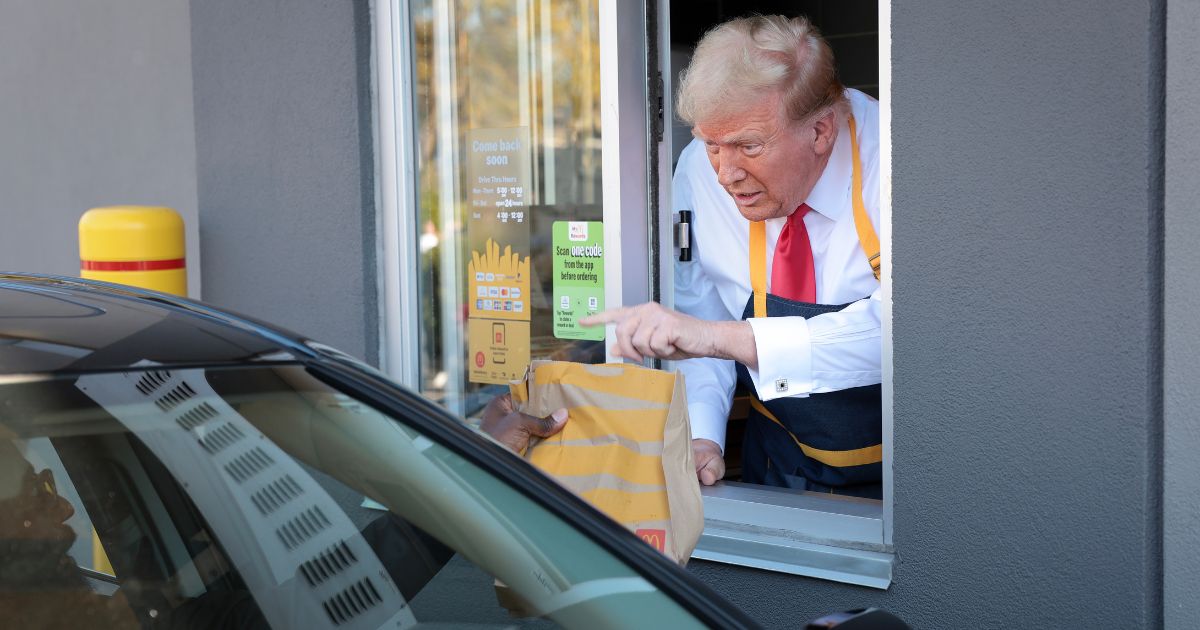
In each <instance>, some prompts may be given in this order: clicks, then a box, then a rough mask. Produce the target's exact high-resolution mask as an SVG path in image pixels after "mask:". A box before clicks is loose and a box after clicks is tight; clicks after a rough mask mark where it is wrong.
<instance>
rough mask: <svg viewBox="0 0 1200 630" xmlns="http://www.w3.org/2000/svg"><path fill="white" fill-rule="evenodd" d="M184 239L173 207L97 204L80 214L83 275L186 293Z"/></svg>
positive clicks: (80, 264)
mask: <svg viewBox="0 0 1200 630" xmlns="http://www.w3.org/2000/svg"><path fill="white" fill-rule="evenodd" d="M183 243H184V241H183V219H182V218H181V217H180V216H179V213H177V212H175V211H174V210H172V209H170V208H157V207H152V206H111V207H107V208H92V209H91V210H88V211H87V212H85V213H83V217H81V218H80V219H79V275H80V276H82V277H84V278H90V279H93V280H103V281H105V282H116V283H120V284H128V285H132V286H135V287H141V288H143V289H153V290H155V291H162V292H163V293H174V294H175V295H182V296H185V297H186V296H187V268H186V266H185V264H184V244H183Z"/></svg>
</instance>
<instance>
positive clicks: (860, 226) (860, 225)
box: [848, 116, 883, 280]
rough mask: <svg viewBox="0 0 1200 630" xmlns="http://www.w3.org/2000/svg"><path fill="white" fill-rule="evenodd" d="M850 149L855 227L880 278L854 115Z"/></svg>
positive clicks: (877, 245) (876, 274)
mask: <svg viewBox="0 0 1200 630" xmlns="http://www.w3.org/2000/svg"><path fill="white" fill-rule="evenodd" d="M848 122H849V123H850V151H851V153H853V154H854V171H853V175H852V177H853V183H854V194H853V201H854V228H855V229H856V230H858V242H859V244H860V245H862V248H863V252H864V253H866V255H867V262H868V263H870V265H871V271H873V272H874V273H875V279H876V280H878V279H879V268H880V264H881V263H882V262H883V261H882V260H881V259H880V258H879V235H878V234H876V233H875V227H874V226H873V225H871V217H869V216H867V207H866V205H865V204H864V203H863V186H862V160H861V159H859V157H858V132H857V127H855V125H854V116H850V119H849V121H848Z"/></svg>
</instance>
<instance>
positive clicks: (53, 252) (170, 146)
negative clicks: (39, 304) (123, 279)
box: [0, 0, 200, 296]
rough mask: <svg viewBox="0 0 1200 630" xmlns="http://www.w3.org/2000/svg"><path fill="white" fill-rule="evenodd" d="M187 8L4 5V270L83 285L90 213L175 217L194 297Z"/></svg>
mask: <svg viewBox="0 0 1200 630" xmlns="http://www.w3.org/2000/svg"><path fill="white" fill-rule="evenodd" d="M188 19H189V18H188V2H187V0H113V1H111V2H103V3H97V2H44V1H42V0H14V1H11V2H4V3H3V4H2V5H0V85H2V86H4V87H3V91H4V96H3V98H0V121H2V122H0V128H2V129H3V133H2V135H0V137H2V138H3V149H0V190H2V191H4V198H3V200H2V201H0V212H2V215H3V217H4V219H5V221H4V227H3V229H0V269H4V270H7V271H36V272H40V273H54V274H61V275H69V276H74V275H79V247H78V237H77V225H78V222H79V217H80V215H82V214H83V213H84V212H85V211H86V210H87V209H88V208H93V207H97V206H106V205H117V204H122V205H123V204H139V205H161V206H169V207H172V208H175V209H176V210H178V211H179V213H180V214H181V215H182V216H183V219H184V222H185V224H186V225H187V243H186V245H187V250H188V263H189V267H190V270H189V271H190V273H189V292H190V294H191V295H192V296H198V295H199V290H200V264H199V248H198V240H197V234H198V231H197V221H196V211H197V210H196V146H195V131H194V127H193V117H192V67H191V47H190V34H189V26H188Z"/></svg>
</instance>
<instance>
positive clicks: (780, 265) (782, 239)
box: [771, 203, 817, 304]
mask: <svg viewBox="0 0 1200 630" xmlns="http://www.w3.org/2000/svg"><path fill="white" fill-rule="evenodd" d="M809 210H812V208H810V207H808V204H806V203H805V204H800V207H799V208H796V211H795V212H793V213H792V214H791V216H789V217H788V219H787V223H786V224H785V225H784V226H783V231H782V232H780V233H779V242H778V243H776V244H775V260H774V261H773V262H772V263H771V293H772V294H773V295H778V296H779V297H781V298H787V299H789V300H796V301H797V302H808V303H810V304H812V303H815V302H816V301H817V278H816V272H815V271H814V270H813V254H812V244H810V243H809V242H808V228H806V227H804V215H806V214H808V211H809Z"/></svg>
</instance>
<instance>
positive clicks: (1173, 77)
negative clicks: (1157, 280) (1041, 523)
mask: <svg viewBox="0 0 1200 630" xmlns="http://www.w3.org/2000/svg"><path fill="white" fill-rule="evenodd" d="M1198 23H1200V5H1197V4H1196V3H1194V2H1181V1H1179V0H1171V1H1170V2H1168V3H1167V36H1166V45H1167V77H1166V79H1167V90H1166V92H1167V93H1166V98H1167V103H1166V182H1165V189H1166V199H1165V201H1166V221H1165V224H1166V225H1165V227H1166V229H1165V231H1164V232H1165V237H1166V238H1165V247H1166V251H1165V265H1164V269H1165V281H1164V283H1165V290H1164V298H1165V306H1164V308H1165V311H1166V312H1165V314H1164V322H1165V331H1164V332H1165V335H1164V340H1163V349H1164V367H1165V369H1164V383H1163V390H1164V401H1163V406H1164V423H1165V425H1166V427H1165V435H1164V438H1165V441H1164V446H1163V451H1164V458H1163V463H1164V467H1165V470H1164V471H1163V550H1162V554H1163V617H1164V621H1165V622H1166V623H1165V626H1166V627H1167V628H1171V629H1173V630H1174V629H1178V630H1183V629H1184V628H1194V627H1196V624H1197V620H1200V597H1197V596H1196V594H1197V593H1200V494H1198V493H1197V492H1196V489H1197V488H1200V458H1197V457H1196V453H1197V452H1200V413H1197V412H1196V410H1197V409H1200V389H1197V387H1196V380H1197V379H1196V375H1197V374H1200V321H1198V319H1197V317H1196V314H1197V313H1200V275H1197V274H1196V273H1195V271H1194V263H1193V260H1194V258H1195V255H1194V250H1195V247H1196V243H1200V212H1197V211H1196V207H1197V200H1198V199H1200V178H1198V177H1197V176H1196V174H1197V173H1200V114H1198V113H1197V108H1196V103H1200V81H1197V68H1200V41H1197V39H1196V37H1195V26H1196V24H1198Z"/></svg>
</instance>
